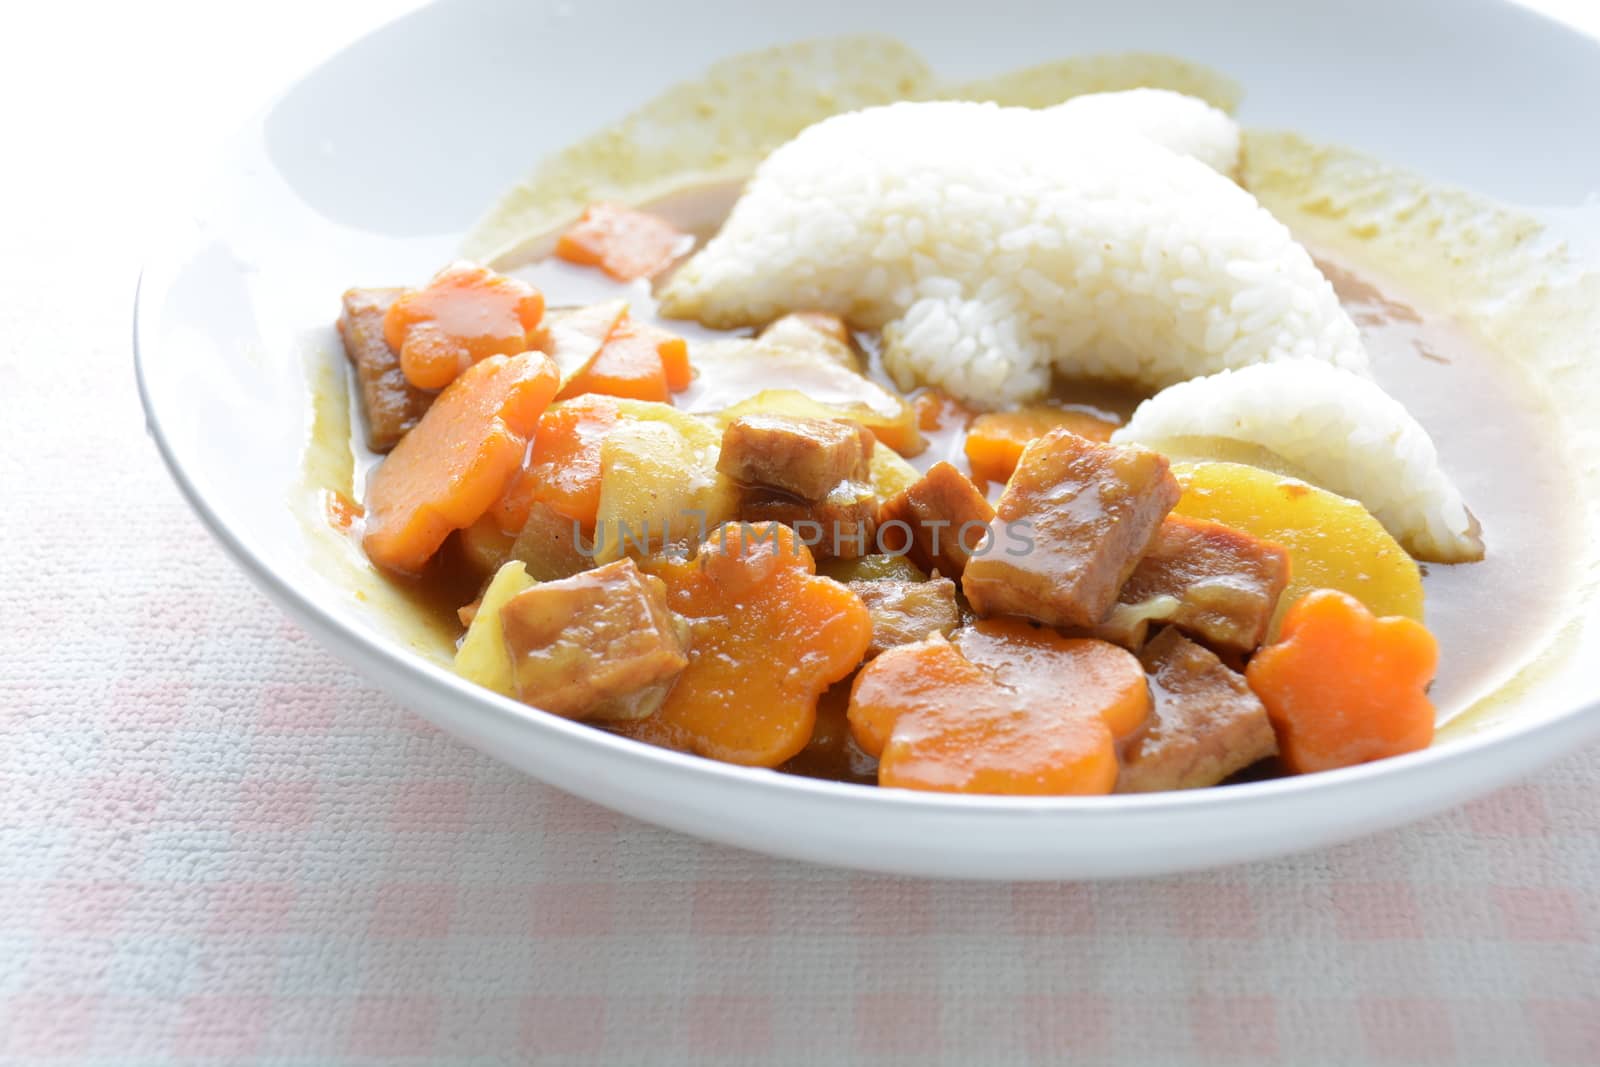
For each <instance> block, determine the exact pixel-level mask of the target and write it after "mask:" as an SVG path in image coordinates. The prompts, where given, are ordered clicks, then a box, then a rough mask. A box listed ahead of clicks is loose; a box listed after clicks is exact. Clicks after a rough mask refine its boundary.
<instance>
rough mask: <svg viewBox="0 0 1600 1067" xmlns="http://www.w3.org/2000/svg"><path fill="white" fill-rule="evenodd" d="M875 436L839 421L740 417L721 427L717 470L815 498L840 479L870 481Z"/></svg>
mask: <svg viewBox="0 0 1600 1067" xmlns="http://www.w3.org/2000/svg"><path fill="white" fill-rule="evenodd" d="M875 440H876V439H875V438H874V437H873V436H872V434H871V433H870V432H869V431H868V430H866V429H865V428H863V427H862V426H861V425H860V424H858V423H854V422H847V421H844V420H837V419H807V418H798V417H794V416H789V415H761V414H756V415H745V416H742V417H740V418H737V419H734V420H733V421H732V422H730V423H728V426H727V428H726V429H725V430H723V432H722V452H721V454H720V456H719V457H718V459H717V470H719V471H721V472H722V473H723V474H726V475H727V476H728V477H730V478H732V479H734V480H735V481H739V482H743V483H744V484H746V485H764V486H769V487H771V488H773V489H781V490H783V491H784V492H786V493H793V494H794V495H795V496H797V497H800V498H801V499H802V500H821V499H822V498H823V497H825V496H827V495H828V494H829V493H830V492H831V491H832V490H833V488H834V487H835V486H837V485H838V484H839V483H840V482H843V481H860V482H865V481H868V480H870V478H871V476H872V468H871V460H872V448H873V443H874V441H875Z"/></svg>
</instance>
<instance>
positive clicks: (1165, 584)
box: [1096, 515, 1289, 652]
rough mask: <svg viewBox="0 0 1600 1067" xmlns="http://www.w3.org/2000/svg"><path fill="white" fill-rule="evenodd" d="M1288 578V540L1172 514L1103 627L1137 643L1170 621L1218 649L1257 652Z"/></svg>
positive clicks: (1111, 637)
mask: <svg viewBox="0 0 1600 1067" xmlns="http://www.w3.org/2000/svg"><path fill="white" fill-rule="evenodd" d="M1288 584H1289V553H1288V551H1287V550H1286V549H1284V548H1283V547H1282V546H1281V545H1275V544H1273V543H1272V542H1270V541H1263V540H1261V539H1260V538H1258V537H1252V536H1251V535H1250V534H1247V533H1245V532H1244V531H1243V530H1235V529H1234V528H1233V527H1231V526H1224V525H1222V524H1221V523H1217V522H1207V521H1205V520H1202V519H1190V518H1185V517H1184V516H1182V515H1169V516H1167V519H1166V521H1165V522H1163V523H1162V524H1161V529H1160V531H1159V532H1158V533H1157V535H1156V541H1155V544H1153V545H1151V546H1150V551H1149V552H1147V553H1145V556H1144V558H1143V559H1141V560H1140V561H1139V565H1138V566H1137V567H1135V568H1134V570H1133V574H1132V575H1131V576H1130V577H1129V578H1128V581H1127V583H1126V584H1125V585H1124V586H1123V587H1122V593H1121V594H1120V595H1119V596H1118V597H1117V606H1116V607H1114V608H1113V609H1112V610H1111V614H1110V615H1109V616H1108V617H1107V618H1106V621H1105V622H1103V623H1102V624H1101V625H1100V627H1099V628H1098V629H1097V630H1096V634H1097V635H1098V636H1100V637H1103V638H1105V639H1106V640H1108V641H1115V642H1116V643H1117V644H1119V645H1125V646H1127V647H1128V648H1133V649H1137V648H1138V647H1139V646H1140V645H1141V644H1143V643H1144V638H1145V633H1146V631H1147V630H1148V629H1149V626H1150V623H1152V622H1169V623H1172V624H1173V625H1175V626H1177V627H1179V628H1180V629H1182V630H1184V631H1186V632H1188V633H1190V634H1193V635H1194V636H1196V637H1198V638H1199V639H1200V640H1201V641H1204V642H1205V643H1206V644H1208V645H1210V646H1212V647H1213V648H1217V649H1227V650H1231V651H1235V652H1250V651H1252V650H1253V649H1255V648H1256V646H1258V645H1259V644H1261V642H1262V641H1263V640H1265V639H1266V636H1267V626H1268V624H1269V623H1271V621H1272V613H1273V612H1274V611H1276V610H1277V608H1278V598H1279V597H1281V596H1282V595H1283V590H1284V587H1285V586H1287V585H1288Z"/></svg>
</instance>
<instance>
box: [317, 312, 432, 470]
mask: <svg viewBox="0 0 1600 1067" xmlns="http://www.w3.org/2000/svg"><path fill="white" fill-rule="evenodd" d="M403 292H405V290H404V289H350V290H348V291H346V293H345V294H344V312H343V314H341V315H340V316H339V337H340V338H341V339H342V340H343V341H344V354H345V356H346V357H347V358H348V359H349V360H350V364H351V365H352V366H353V367H355V369H356V382H357V384H359V385H360V387H361V410H362V412H363V413H364V414H365V415H366V420H365V421H366V426H367V447H368V448H370V449H372V450H373V451H374V452H387V451H389V450H390V449H391V448H393V447H394V446H395V445H397V444H399V443H400V438H402V437H404V436H405V435H406V431H408V430H410V429H411V427H413V426H415V425H416V424H417V420H418V419H420V418H422V414H423V412H425V411H427V410H428V405H430V404H432V403H433V396H434V394H432V393H428V392H424V391H423V390H421V389H418V388H416V387H415V386H413V385H412V384H411V383H410V382H408V381H406V376H405V375H404V374H402V373H401V371H400V354H399V353H398V352H396V351H395V350H394V349H392V348H390V347H389V342H388V341H385V340H384V339H383V316H384V315H385V314H387V313H388V311H389V305H390V304H392V303H394V302H395V300H396V299H397V298H398V297H399V296H400V294H401V293H403Z"/></svg>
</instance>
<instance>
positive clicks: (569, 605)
mask: <svg viewBox="0 0 1600 1067" xmlns="http://www.w3.org/2000/svg"><path fill="white" fill-rule="evenodd" d="M500 622H501V626H502V628H503V631H504V634H505V645H506V651H507V653H509V655H510V657H511V664H512V674H513V679H514V681H515V685H516V692H517V699H519V700H521V701H523V702H524V703H527V704H532V705H533V706H535V707H538V708H543V709H544V710H546V711H549V712H553V713H554V714H556V715H561V716H563V717H565V718H569V719H613V720H616V719H625V720H633V719H642V718H646V717H648V716H649V715H651V714H653V713H654V712H655V710H656V709H657V708H659V707H660V706H661V703H662V701H663V700H665V699H666V696H667V692H668V690H670V689H671V688H672V683H673V682H674V681H675V680H676V679H677V677H678V675H679V674H681V673H682V672H683V669H684V668H685V667H686V666H688V664H689V625H688V623H686V622H685V621H684V620H683V619H682V618H680V617H679V616H678V615H676V614H674V613H673V611H672V609H671V608H670V607H668V606H667V589H666V586H665V585H664V584H663V583H662V581H661V579H659V578H657V577H655V576H654V575H649V574H644V573H641V572H640V570H639V569H638V567H636V566H635V565H634V562H633V560H631V559H621V560H618V561H617V562H615V563H611V564H607V565H606V566H604V567H600V568H598V569H596V570H592V571H586V572H584V573H583V574H579V575H576V576H574V577H571V578H565V579H562V580H560V581H555V582H545V583H543V584H540V585H534V586H532V587H530V588H528V589H527V590H525V591H523V592H521V593H518V594H517V595H516V596H514V597H512V598H511V599H510V600H509V601H507V602H506V605H505V607H503V608H501V609H500Z"/></svg>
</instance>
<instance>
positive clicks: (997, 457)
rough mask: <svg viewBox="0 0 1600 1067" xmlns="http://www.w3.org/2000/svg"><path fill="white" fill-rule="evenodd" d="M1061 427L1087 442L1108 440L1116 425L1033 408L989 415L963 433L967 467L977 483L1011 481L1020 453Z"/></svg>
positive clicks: (1084, 415)
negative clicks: (1034, 441)
mask: <svg viewBox="0 0 1600 1067" xmlns="http://www.w3.org/2000/svg"><path fill="white" fill-rule="evenodd" d="M1060 427H1065V428H1067V429H1068V430H1071V431H1072V432H1073V433H1075V434H1077V435H1078V436H1079V437H1087V438H1088V439H1089V440H1091V441H1109V440H1111V431H1112V430H1115V429H1116V428H1117V427H1116V424H1115V423H1112V422H1108V421H1106V420H1105V419H1102V418H1097V417H1096V416H1094V415H1090V414H1089V413H1088V412H1084V411H1068V410H1065V409H1062V408H1047V407H1033V408H1021V409H1019V410H1017V411H989V412H985V413H984V414H982V415H979V416H978V417H977V418H976V419H974V420H973V421H972V428H971V429H970V430H968V431H967V441H966V453H967V463H968V464H970V465H971V467H972V476H973V478H975V479H977V480H978V481H980V482H986V481H987V482H999V483H1001V484H1002V485H1004V484H1005V483H1006V482H1008V481H1010V480H1011V475H1012V474H1013V473H1014V472H1015V471H1016V469H1017V461H1018V460H1019V459H1021V458H1022V450H1023V449H1025V448H1027V447H1028V444H1029V442H1031V441H1033V440H1034V439H1035V438H1039V437H1043V436H1044V435H1045V434H1047V433H1049V432H1050V431H1051V430H1054V429H1057V428H1060Z"/></svg>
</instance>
